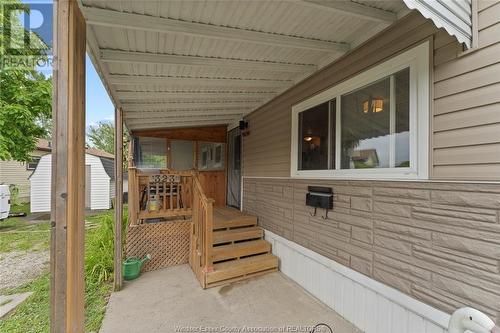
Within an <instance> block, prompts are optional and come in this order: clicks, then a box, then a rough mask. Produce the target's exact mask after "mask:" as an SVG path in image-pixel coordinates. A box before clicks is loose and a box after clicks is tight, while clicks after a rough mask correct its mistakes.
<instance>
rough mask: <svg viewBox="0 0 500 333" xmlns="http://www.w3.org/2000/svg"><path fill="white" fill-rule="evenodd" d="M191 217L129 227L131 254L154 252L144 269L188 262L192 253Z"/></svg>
mask: <svg viewBox="0 0 500 333" xmlns="http://www.w3.org/2000/svg"><path fill="white" fill-rule="evenodd" d="M190 226H191V221H190V220H180V221H170V222H159V223H144V224H138V225H130V226H129V227H128V230H127V246H126V252H127V257H128V258H130V257H136V258H144V256H146V255H147V254H150V255H151V260H150V261H148V262H146V263H145V264H144V267H143V269H142V270H143V271H152V270H156V269H160V268H166V267H170V266H174V265H180V264H186V263H187V262H188V256H189V230H190Z"/></svg>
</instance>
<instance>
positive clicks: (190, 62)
mask: <svg viewBox="0 0 500 333" xmlns="http://www.w3.org/2000/svg"><path fill="white" fill-rule="evenodd" d="M101 61H103V62H117V63H137V64H159V65H161V64H169V65H181V66H200V67H217V68H220V67H223V68H234V69H239V70H245V69H248V70H256V71H274V72H288V73H312V72H314V71H315V70H316V69H317V67H316V65H313V64H293V63H286V62H276V61H275V62H273V61H260V60H242V59H228V58H212V57H199V56H192V55H177V54H156V53H147V52H129V51H116V50H106V49H105V50H101Z"/></svg>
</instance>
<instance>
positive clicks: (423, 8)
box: [403, 0, 477, 48]
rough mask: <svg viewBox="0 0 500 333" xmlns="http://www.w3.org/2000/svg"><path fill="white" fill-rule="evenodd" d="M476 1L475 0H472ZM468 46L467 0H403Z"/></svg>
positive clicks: (469, 28) (470, 15) (470, 19)
mask: <svg viewBox="0 0 500 333" xmlns="http://www.w3.org/2000/svg"><path fill="white" fill-rule="evenodd" d="M472 1H477V0H472ZM403 2H404V3H405V4H406V6H408V8H410V9H416V10H418V11H419V12H420V13H421V14H422V15H423V16H424V17H425V18H428V19H431V20H432V22H434V24H435V25H436V27H438V28H444V29H445V30H446V31H447V32H448V33H449V34H450V35H451V36H455V37H456V38H457V40H458V41H459V42H460V43H464V44H465V45H466V46H467V47H468V48H470V47H471V45H472V4H471V1H468V0H456V1H450V0H403Z"/></svg>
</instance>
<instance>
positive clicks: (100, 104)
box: [85, 55, 115, 127]
mask: <svg viewBox="0 0 500 333" xmlns="http://www.w3.org/2000/svg"><path fill="white" fill-rule="evenodd" d="M85 64H86V84H85V86H86V92H85V106H86V110H87V116H86V124H87V127H88V126H91V125H95V124H97V123H98V122H99V121H114V117H115V107H114V106H113V103H112V102H111V99H110V98H109V96H108V92H107V91H106V89H105V88H104V86H103V84H102V82H101V79H100V78H99V75H98V74H97V72H96V70H95V68H94V65H93V64H92V61H91V60H90V58H89V56H88V55H87V56H86V61H85Z"/></svg>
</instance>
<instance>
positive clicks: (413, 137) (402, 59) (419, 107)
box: [290, 42, 430, 180]
mask: <svg viewBox="0 0 500 333" xmlns="http://www.w3.org/2000/svg"><path fill="white" fill-rule="evenodd" d="M408 67H409V68H410V167H409V168H374V169H340V165H339V161H340V149H338V148H339V147H340V131H341V128H340V113H341V112H342V110H341V109H340V97H341V95H343V94H346V93H349V92H351V91H353V90H356V89H357V88H359V87H362V86H364V85H367V84H370V83H373V82H375V81H377V80H379V79H382V78H384V77H387V76H389V75H391V74H393V73H396V72H398V71H400V70H402V69H404V68H408ZM429 86H430V82H429V42H424V43H422V44H420V45H419V46H416V47H414V48H412V49H410V50H408V51H406V52H404V53H402V54H400V55H397V56H395V57H393V58H391V59H389V60H387V61H385V62H384V63H382V64H380V65H378V66H376V67H373V68H371V69H369V70H366V71H364V72H362V73H361V74H358V75H356V76H355V77H353V78H351V79H348V80H346V81H344V82H342V83H340V84H337V85H335V86H333V87H332V88H330V89H327V90H325V91H323V92H321V93H319V94H317V95H314V96H313V97H311V98H309V99H307V100H304V101H302V102H300V103H299V104H296V105H294V106H292V111H291V112H292V133H291V140H292V141H291V155H290V156H291V168H290V170H291V177H292V178H332V179H335V178H337V179H343V178H356V179H358V178H362V179H389V180H390V179H427V178H428V172H429V171H428V170H429V165H428V149H429V108H430V99H429V98H430V97H429ZM333 99H336V102H337V112H336V113H337V121H336V126H337V131H336V133H337V138H336V143H337V149H336V168H335V170H298V142H299V141H298V128H299V125H298V118H299V113H300V112H302V111H305V110H307V109H310V108H312V107H314V106H316V105H320V104H322V103H325V102H328V101H331V100H333Z"/></svg>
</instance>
